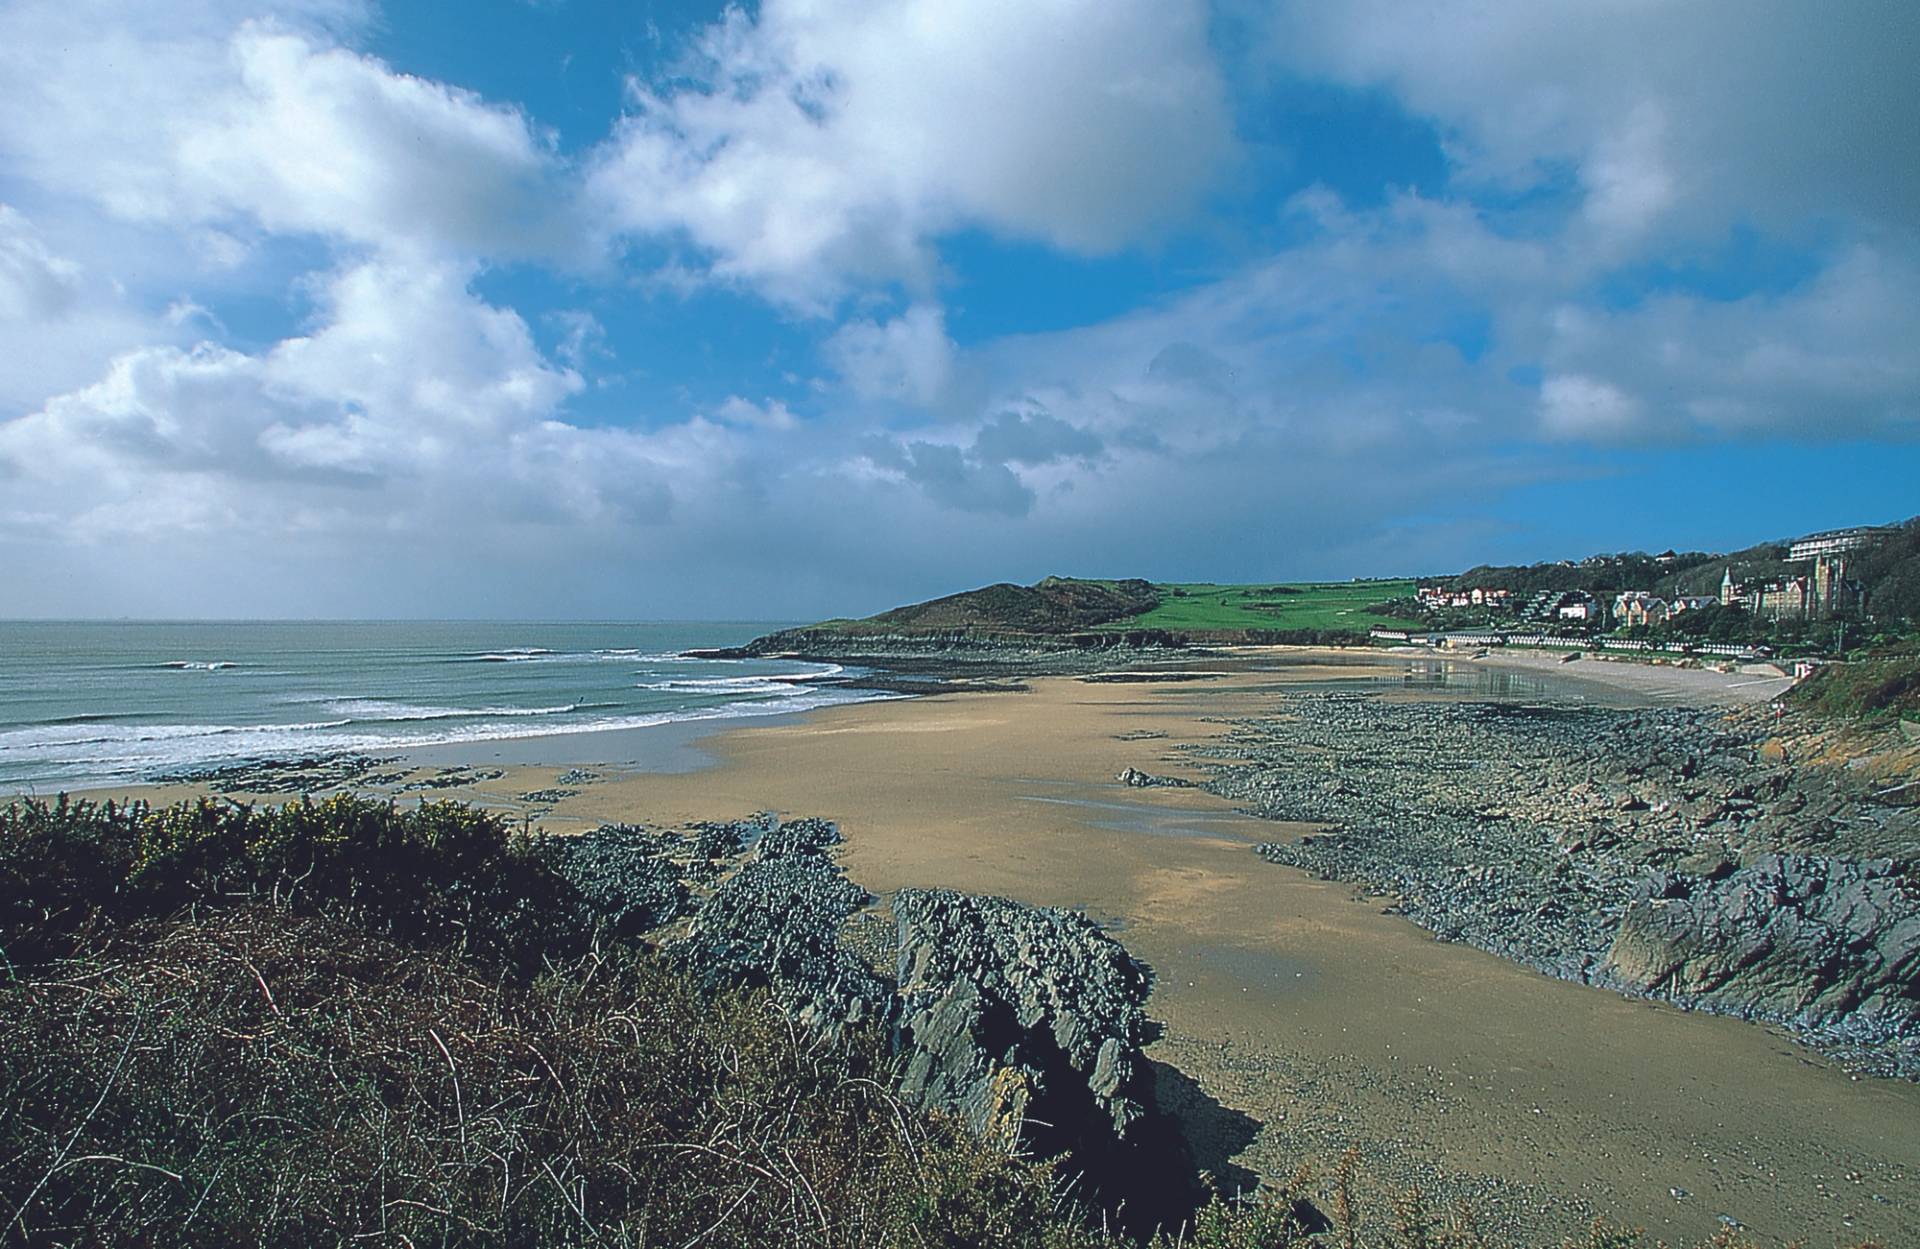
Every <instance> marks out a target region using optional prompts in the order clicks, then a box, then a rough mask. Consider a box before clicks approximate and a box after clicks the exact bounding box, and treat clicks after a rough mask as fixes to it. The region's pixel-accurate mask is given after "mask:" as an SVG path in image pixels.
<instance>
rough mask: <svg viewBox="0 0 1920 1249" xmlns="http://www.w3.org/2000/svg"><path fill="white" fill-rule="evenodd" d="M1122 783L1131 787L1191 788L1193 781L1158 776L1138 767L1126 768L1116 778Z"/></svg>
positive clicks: (1178, 777) (1177, 777) (1183, 778)
mask: <svg viewBox="0 0 1920 1249" xmlns="http://www.w3.org/2000/svg"><path fill="white" fill-rule="evenodd" d="M1117 779H1118V780H1119V782H1120V783H1121V784H1122V785H1125V786H1127V787H1129V788H1131V789H1192V788H1193V782H1192V781H1190V780H1187V779H1186V778H1185V777H1180V776H1158V775H1155V774H1154V773H1152V772H1142V771H1141V770H1140V769H1139V768H1127V769H1125V770H1123V771H1122V772H1121V773H1120V775H1119V777H1118V778H1117Z"/></svg>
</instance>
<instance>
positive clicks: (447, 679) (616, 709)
mask: <svg viewBox="0 0 1920 1249" xmlns="http://www.w3.org/2000/svg"><path fill="white" fill-rule="evenodd" d="M778 627H780V625H778V624H777V623H753V622H745V623H717V624H521V623H485V622H466V621H462V622H440V623H434V622H337V623H313V622H297V623H296V622H267V623H229V622H221V623H173V622H166V623H161V622H153V623H139V622H79V623H63V622H0V794H7V793H20V792H27V791H34V792H40V793H50V792H52V791H53V790H55V789H60V788H82V787H86V786H90V785H103V784H111V783H118V782H128V781H140V780H151V779H155V778H159V777H162V776H165V775H168V774H171V773H178V772H180V771H182V770H190V769H194V768H201V767H207V766H214V765H220V764H226V763H235V762H240V761H244V760H259V759H289V758H302V757H309V756H314V755H327V754H344V753H372V754H377V753H380V752H383V751H404V750H406V749H408V748H411V747H421V746H432V745H439V744H446V743H454V742H470V741H481V740H487V739H495V738H522V737H533V736H545V735H552V734H560V733H582V732H596V731H604V730H614V729H633V728H642V727H645V726H648V725H656V724H664V723H669V722H673V721H688V720H709V719H722V718H736V717H745V716H764V715H776V714H781V713H786V712H795V711H805V710H809V709H812V708H815V707H822V706H827V705H830V704H833V703H841V702H851V701H857V700H860V699H862V698H871V697H873V696H874V695H872V694H871V693H867V692H862V691H853V690H847V689H842V688H836V687H832V686H825V685H822V684H821V681H822V679H823V678H828V677H833V676H837V675H839V674H840V672H841V670H840V669H839V668H836V667H834V666H832V665H823V664H806V663H798V662H792V661H783V660H710V659H683V658H681V657H680V652H682V651H685V650H689V649H694V648H706V647H720V646H729V645H735V644H738V643H740V642H744V641H746V640H747V639H749V638H752V637H755V636H758V635H759V634H762V633H766V632H768V631H770V630H772V629H775V628H778Z"/></svg>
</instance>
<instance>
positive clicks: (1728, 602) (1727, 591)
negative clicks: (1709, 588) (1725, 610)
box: [1720, 564, 1739, 607]
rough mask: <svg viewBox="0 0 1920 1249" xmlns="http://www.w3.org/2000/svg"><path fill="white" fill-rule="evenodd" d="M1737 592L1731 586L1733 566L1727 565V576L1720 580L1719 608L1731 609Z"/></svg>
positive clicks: (1732, 585)
mask: <svg viewBox="0 0 1920 1249" xmlns="http://www.w3.org/2000/svg"><path fill="white" fill-rule="evenodd" d="M1738 595H1739V590H1738V589H1737V588H1736V587H1735V586H1734V584H1733V565H1731V564H1729V565H1727V575H1726V576H1724V577H1722V578H1720V606H1722V607H1732V606H1733V600H1734V599H1735V598H1736V597H1738Z"/></svg>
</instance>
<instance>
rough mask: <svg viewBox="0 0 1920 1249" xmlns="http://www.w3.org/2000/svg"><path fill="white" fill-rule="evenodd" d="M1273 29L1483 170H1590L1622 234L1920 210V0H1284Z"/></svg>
mask: <svg viewBox="0 0 1920 1249" xmlns="http://www.w3.org/2000/svg"><path fill="white" fill-rule="evenodd" d="M1271 29H1272V37H1273V42H1272V49H1271V50H1272V52H1273V55H1274V56H1275V57H1276V58H1277V59H1278V61H1279V63H1281V64H1282V65H1284V66H1286V67H1287V68H1289V69H1291V70H1293V71H1295V72H1298V73H1301V74H1304V75H1307V76H1309V77H1314V76H1322V75H1324V76H1326V77H1329V78H1332V79H1333V80H1335V81H1339V82H1344V83H1347V84H1350V85H1353V86H1359V87H1385V88H1386V89H1388V90H1390V91H1391V92H1393V93H1394V94H1395V95H1396V96H1397V97H1398V98H1399V99H1400V101H1401V102H1402V103H1403V104H1404V105H1405V106H1406V107H1407V108H1408V109H1409V110H1410V111H1412V112H1414V113H1415V114H1418V115H1421V116H1424V117H1429V118H1432V119H1433V120H1434V121H1435V122H1436V123H1437V124H1438V125H1439V126H1440V128H1441V131H1442V134H1443V136H1444V138H1445V140H1446V142H1447V145H1448V150H1449V154H1450V156H1451V157H1452V158H1453V159H1454V161H1455V162H1456V167H1457V170H1458V172H1459V174H1460V176H1461V177H1463V178H1464V179H1466V180H1467V181H1469V182H1476V181H1478V182H1491V183H1496V184H1504V185H1521V186H1533V185H1538V184H1541V183H1543V182H1549V181H1551V180H1552V179H1553V178H1555V177H1556V176H1557V175H1558V174H1559V173H1560V172H1561V171H1563V170H1567V169H1571V170H1572V171H1573V172H1574V174H1575V175H1576V176H1577V178H1578V179H1579V181H1580V184H1581V186H1582V187H1583V188H1584V192H1585V197H1586V206H1585V211H1586V214H1587V216H1588V218H1589V220H1590V221H1591V222H1592V223H1593V224H1594V225H1595V226H1596V227H1598V228H1599V230H1600V232H1601V233H1602V235H1603V236H1604V235H1607V234H1610V233H1611V232H1615V231H1620V230H1624V231H1626V232H1628V233H1630V234H1637V233H1639V232H1642V231H1644V230H1646V229H1648V228H1649V227H1652V226H1654V225H1656V224H1658V225H1660V226H1662V227H1665V228H1670V229H1675V230H1681V231H1706V232H1712V231H1714V230H1717V229H1721V228H1724V227H1725V226H1726V225H1727V224H1728V223H1730V222H1735V221H1743V220H1754V221H1758V222H1761V223H1765V224H1769V225H1772V226H1777V227H1783V228H1797V227H1799V226H1801V225H1803V224H1804V223H1805V221H1806V220H1807V219H1808V218H1810V217H1811V218H1815V219H1819V218H1824V217H1827V216H1829V215H1831V214H1834V213H1835V212H1836V211H1838V212H1840V213H1843V214H1846V215H1858V216H1861V217H1863V218H1865V219H1868V220H1873V221H1877V222H1880V223H1885V224H1892V225H1895V226H1897V227H1899V228H1902V229H1910V228H1911V227H1912V225H1913V223H1914V221H1915V220H1916V219H1920V163H1916V162H1915V161H1914V160H1913V159H1912V156H1911V151H1912V135H1913V134H1914V132H1915V130H1916V129H1920V92H1916V91H1914V90H1913V86H1912V84H1913V74H1912V65H1911V60H1912V56H1913V48H1914V46H1915V41H1916V38H1920V9H1916V8H1915V7H1914V6H1913V5H1911V4H1909V3H1906V2H1905V0H1860V2H1859V3H1854V4H1849V5H1846V6H1844V8H1841V9H1835V8H1828V7H1823V6H1820V5H1813V4H1765V5H1752V4H1744V3H1738V2H1737V0H1707V2H1704V3H1695V4H1668V3H1662V2H1659V0H1606V2H1604V3H1592V4H1583V5H1574V6H1568V5H1552V4H1539V3H1534V2H1533V0H1437V2H1435V3H1429V4H1423V5H1420V6H1418V7H1417V8H1409V7H1407V6H1406V5H1404V4H1400V3H1396V2H1394V0H1357V2H1355V3H1347V4H1311V3H1298V4H1289V5H1286V6H1283V7H1281V8H1279V9H1276V10H1274V11H1273V14H1272V27H1271ZM1601 241H1603V242H1610V241H1611V240H1608V239H1605V238H1603V239H1602V240H1601Z"/></svg>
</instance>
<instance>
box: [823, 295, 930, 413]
mask: <svg viewBox="0 0 1920 1249" xmlns="http://www.w3.org/2000/svg"><path fill="white" fill-rule="evenodd" d="M953 353H954V346H953V340H952V339H950V338H948V337H947V322H946V316H945V314H944V313H943V312H942V311H941V310H940V309H939V308H937V307H934V306H933V305H930V304H915V305H914V306H913V307H911V308H908V309H907V310H906V311H905V312H903V313H901V314H900V315H899V316H897V317H895V318H893V319H892V320H891V321H887V322H884V323H881V322H876V321H865V320H862V321H849V322H847V323H846V324H844V325H842V326H841V327H840V329H839V330H838V331H837V332H835V334H834V335H833V337H832V338H830V339H828V340H827V343H826V347H825V354H826V357H827V360H828V361H829V362H830V363H831V364H832V365H833V367H834V368H835V369H837V370H838V371H839V373H840V375H841V376H842V377H843V378H845V379H846V381H847V384H848V385H850V386H851V387H852V388H853V392H854V393H855V394H856V395H859V396H860V397H861V398H863V399H880V400H901V401H905V402H907V403H914V404H918V405H920V406H921V407H927V406H930V405H931V404H933V403H934V402H935V401H936V400H937V399H939V397H940V395H941V393H942V392H943V391H945V390H946V388H947V384H948V382H949V380H950V379H951V377H952V374H953Z"/></svg>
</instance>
